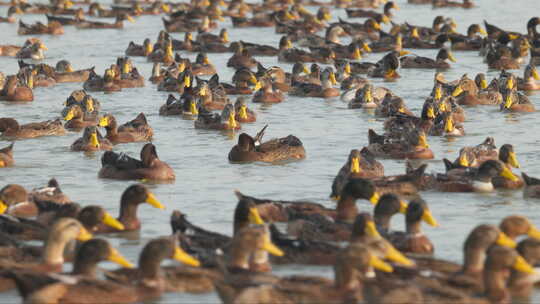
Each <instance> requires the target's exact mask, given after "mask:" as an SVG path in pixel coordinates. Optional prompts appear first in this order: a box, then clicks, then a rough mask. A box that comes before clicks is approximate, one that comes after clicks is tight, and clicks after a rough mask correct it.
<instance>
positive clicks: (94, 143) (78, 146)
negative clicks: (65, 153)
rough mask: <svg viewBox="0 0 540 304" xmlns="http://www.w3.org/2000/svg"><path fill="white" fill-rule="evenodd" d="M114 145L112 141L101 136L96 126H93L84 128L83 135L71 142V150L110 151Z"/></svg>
mask: <svg viewBox="0 0 540 304" xmlns="http://www.w3.org/2000/svg"><path fill="white" fill-rule="evenodd" d="M112 147H113V145H112V143H111V142H110V141H109V140H108V139H107V138H104V137H103V136H101V134H100V133H99V130H98V129H97V128H96V127H95V126H91V127H86V128H84V132H83V136H82V137H80V138H78V139H77V140H75V142H74V143H73V144H71V151H85V152H95V151H100V150H102V151H110V150H112Z"/></svg>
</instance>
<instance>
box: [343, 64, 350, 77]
mask: <svg viewBox="0 0 540 304" xmlns="http://www.w3.org/2000/svg"><path fill="white" fill-rule="evenodd" d="M344 70H345V73H347V74H350V73H351V65H350V64H349V63H348V62H347V64H346V65H345V69H344Z"/></svg>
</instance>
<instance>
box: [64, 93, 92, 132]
mask: <svg viewBox="0 0 540 304" xmlns="http://www.w3.org/2000/svg"><path fill="white" fill-rule="evenodd" d="M85 98H86V97H85ZM86 99H87V100H91V98H86ZM86 109H88V110H90V111H84V110H83V109H82V108H81V106H80V105H78V104H72V105H70V106H68V107H66V108H65V109H64V110H63V111H62V112H63V113H65V115H64V120H65V121H66V123H65V124H64V128H66V129H68V130H75V131H79V130H81V129H83V128H86V127H91V126H96V125H97V124H98V121H97V115H94V114H95V112H94V109H93V107H86ZM92 112H94V113H92Z"/></svg>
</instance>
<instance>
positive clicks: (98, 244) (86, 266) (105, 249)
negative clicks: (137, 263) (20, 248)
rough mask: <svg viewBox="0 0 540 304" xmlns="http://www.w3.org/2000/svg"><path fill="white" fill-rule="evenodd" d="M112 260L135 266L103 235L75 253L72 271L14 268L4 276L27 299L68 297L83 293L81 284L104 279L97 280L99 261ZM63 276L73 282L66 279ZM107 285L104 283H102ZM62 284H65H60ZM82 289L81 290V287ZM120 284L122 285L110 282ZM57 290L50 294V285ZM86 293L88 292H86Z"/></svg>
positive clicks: (89, 284)
mask: <svg viewBox="0 0 540 304" xmlns="http://www.w3.org/2000/svg"><path fill="white" fill-rule="evenodd" d="M103 261H111V262H113V263H116V264H118V265H121V266H123V267H133V265H132V264H131V263H130V262H129V261H128V260H126V258H124V257H123V256H122V255H121V254H120V253H119V252H118V250H116V249H115V248H114V247H112V246H111V245H110V243H109V242H107V241H106V240H103V239H91V240H89V241H86V242H84V243H83V244H82V245H81V246H80V248H79V250H78V251H77V253H76V255H75V259H74V262H73V267H72V271H71V272H70V273H69V274H62V276H63V277H61V276H56V277H55V276H51V275H49V274H45V273H37V272H31V271H27V270H25V271H21V270H12V271H8V272H6V273H4V274H3V276H4V277H7V278H10V279H12V280H13V281H15V284H16V286H17V289H18V291H19V294H20V295H21V297H22V298H23V299H25V300H29V299H33V300H36V301H39V300H37V299H40V298H47V300H48V301H51V300H53V299H52V298H54V300H64V299H69V297H70V296H69V294H70V293H77V294H80V289H81V288H82V287H84V288H88V286H93V285H94V284H97V283H96V282H101V281H99V280H97V275H96V272H97V265H98V263H99V262H103ZM62 279H64V280H65V281H66V282H68V281H69V280H70V279H71V280H72V282H71V284H70V283H64V282H63V281H62ZM102 285H104V284H102ZM58 286H61V287H63V288H59V287H58ZM77 287H78V288H79V290H78V288H77ZM111 287H117V288H118V287H121V286H109V288H110V289H114V288H111ZM50 288H52V290H55V291H57V292H55V294H54V296H52V298H51V295H49V292H47V290H48V289H50ZM85 296H88V294H87V293H85Z"/></svg>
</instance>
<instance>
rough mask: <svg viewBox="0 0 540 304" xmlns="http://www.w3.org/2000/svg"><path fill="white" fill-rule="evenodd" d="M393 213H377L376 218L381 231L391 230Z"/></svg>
mask: <svg viewBox="0 0 540 304" xmlns="http://www.w3.org/2000/svg"><path fill="white" fill-rule="evenodd" d="M391 219H392V215H391V214H375V216H374V220H375V224H376V225H377V229H378V230H380V231H384V232H388V231H389V230H390V220H391Z"/></svg>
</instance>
